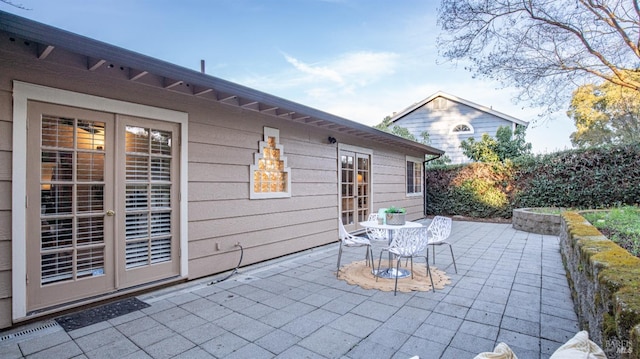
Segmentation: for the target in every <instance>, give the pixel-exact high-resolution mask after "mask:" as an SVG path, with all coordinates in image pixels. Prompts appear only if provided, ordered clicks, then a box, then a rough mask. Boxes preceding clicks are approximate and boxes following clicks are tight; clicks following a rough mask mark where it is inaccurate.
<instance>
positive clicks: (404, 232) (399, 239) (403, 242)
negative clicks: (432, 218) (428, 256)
mask: <svg viewBox="0 0 640 359" xmlns="http://www.w3.org/2000/svg"><path fill="white" fill-rule="evenodd" d="M389 247H390V248H392V249H393V252H394V253H397V254H399V255H401V256H415V255H418V254H420V253H421V252H422V251H424V249H425V248H426V247H427V229H426V228H425V227H418V228H401V229H398V230H396V231H395V233H394V235H393V241H391V244H390V245H389Z"/></svg>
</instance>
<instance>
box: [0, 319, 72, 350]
mask: <svg viewBox="0 0 640 359" xmlns="http://www.w3.org/2000/svg"><path fill="white" fill-rule="evenodd" d="M61 329H62V328H61V327H60V326H59V325H58V323H56V322H55V321H53V320H48V321H46V322H42V323H37V324H32V325H28V326H25V327H22V329H20V330H19V331H16V332H12V333H5V334H1V335H0V344H9V343H16V342H21V341H24V340H28V339H31V338H32V337H34V336H42V335H44V334H49V333H53V332H57V331H58V330H61Z"/></svg>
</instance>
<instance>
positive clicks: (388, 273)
mask: <svg viewBox="0 0 640 359" xmlns="http://www.w3.org/2000/svg"><path fill="white" fill-rule="evenodd" d="M360 225H361V226H362V227H365V228H377V229H385V230H387V233H388V234H389V235H388V236H387V238H389V243H388V244H391V241H393V233H394V231H396V230H398V229H402V228H418V227H422V224H420V223H418V222H411V221H406V222H405V223H404V224H403V225H396V224H379V223H378V221H364V222H360ZM392 256H393V255H392V254H391V253H389V267H388V268H381V269H380V272H379V273H376V269H375V268H373V270H372V271H373V274H374V275H376V276H378V277H380V278H395V277H396V269H395V268H394V267H393V263H391V261H392ZM410 275H411V271H409V270H408V269H400V270H399V271H398V278H405V277H408V276H410Z"/></svg>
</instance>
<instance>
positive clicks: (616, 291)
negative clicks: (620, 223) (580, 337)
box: [560, 212, 640, 358]
mask: <svg viewBox="0 0 640 359" xmlns="http://www.w3.org/2000/svg"><path fill="white" fill-rule="evenodd" d="M562 218H563V225H562V228H563V232H566V233H560V238H561V241H566V242H567V243H564V244H563V245H561V248H562V250H563V251H564V252H567V251H572V252H574V253H563V258H567V259H565V263H566V267H567V272H568V273H569V275H570V276H571V280H570V282H571V283H574V285H573V286H572V291H573V293H572V295H573V297H574V298H576V299H577V300H576V307H577V309H578V312H579V313H578V316H579V317H580V320H581V324H582V325H583V327H589V329H590V336H595V337H597V338H600V341H601V343H600V344H601V345H603V347H604V349H605V350H606V351H607V355H609V357H610V358H618V357H625V358H640V258H637V257H635V256H633V255H631V254H630V253H629V252H627V251H626V250H625V249H623V248H621V247H620V246H618V245H617V244H615V243H613V242H612V241H610V240H608V239H607V238H606V237H604V236H603V235H602V234H601V233H600V232H599V231H598V230H597V229H596V228H595V227H593V226H591V224H590V223H589V222H587V221H586V220H585V219H584V218H583V217H582V216H581V215H580V214H579V213H576V212H564V213H563V214H562ZM569 258H571V259H572V260H569ZM570 266H573V267H572V268H571V267H570ZM596 278H597V279H596ZM586 287H588V288H586ZM589 303H591V305H589ZM592 331H599V332H597V333H595V332H592ZM607 343H616V344H617V345H619V343H625V345H626V346H625V348H624V349H625V350H624V356H620V353H618V352H617V351H619V349H620V348H613V347H609V348H607Z"/></svg>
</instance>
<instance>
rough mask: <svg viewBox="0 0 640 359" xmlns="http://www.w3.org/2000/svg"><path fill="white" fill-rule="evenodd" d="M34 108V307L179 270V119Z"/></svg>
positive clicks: (30, 231) (30, 225) (30, 287)
mask: <svg viewBox="0 0 640 359" xmlns="http://www.w3.org/2000/svg"><path fill="white" fill-rule="evenodd" d="M27 111H28V121H29V122H28V135H27V136H28V137H27V138H28V139H27V141H28V146H27V151H28V154H27V193H28V198H27V232H26V233H27V241H26V242H27V310H28V311H33V310H38V309H42V308H47V307H51V306H55V305H60V304H65V303H70V302H75V301H78V300H83V299H88V298H92V297H96V296H100V295H104V294H108V293H111V292H114V291H116V290H118V289H121V288H127V287H131V286H135V285H138V284H142V283H145V282H150V281H154V280H157V279H161V278H167V277H171V276H173V275H177V274H178V271H179V258H178V253H179V248H178V246H179V244H178V243H179V240H178V238H177V233H178V228H177V227H178V224H177V217H178V213H177V208H178V207H177V194H176V187H177V182H176V181H177V177H178V175H177V173H178V172H177V168H176V167H178V161H177V157H178V156H177V148H175V146H174V144H173V141H172V139H173V138H174V137H176V136H177V132H178V130H179V128H177V125H173V124H167V123H164V122H159V121H150V120H144V119H137V118H127V117H123V116H119V115H117V114H112V113H106V112H99V111H93V110H86V109H80V108H74V107H69V106H61V105H53V104H45V103H40V102H33V101H30V102H29V104H28V109H27Z"/></svg>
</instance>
